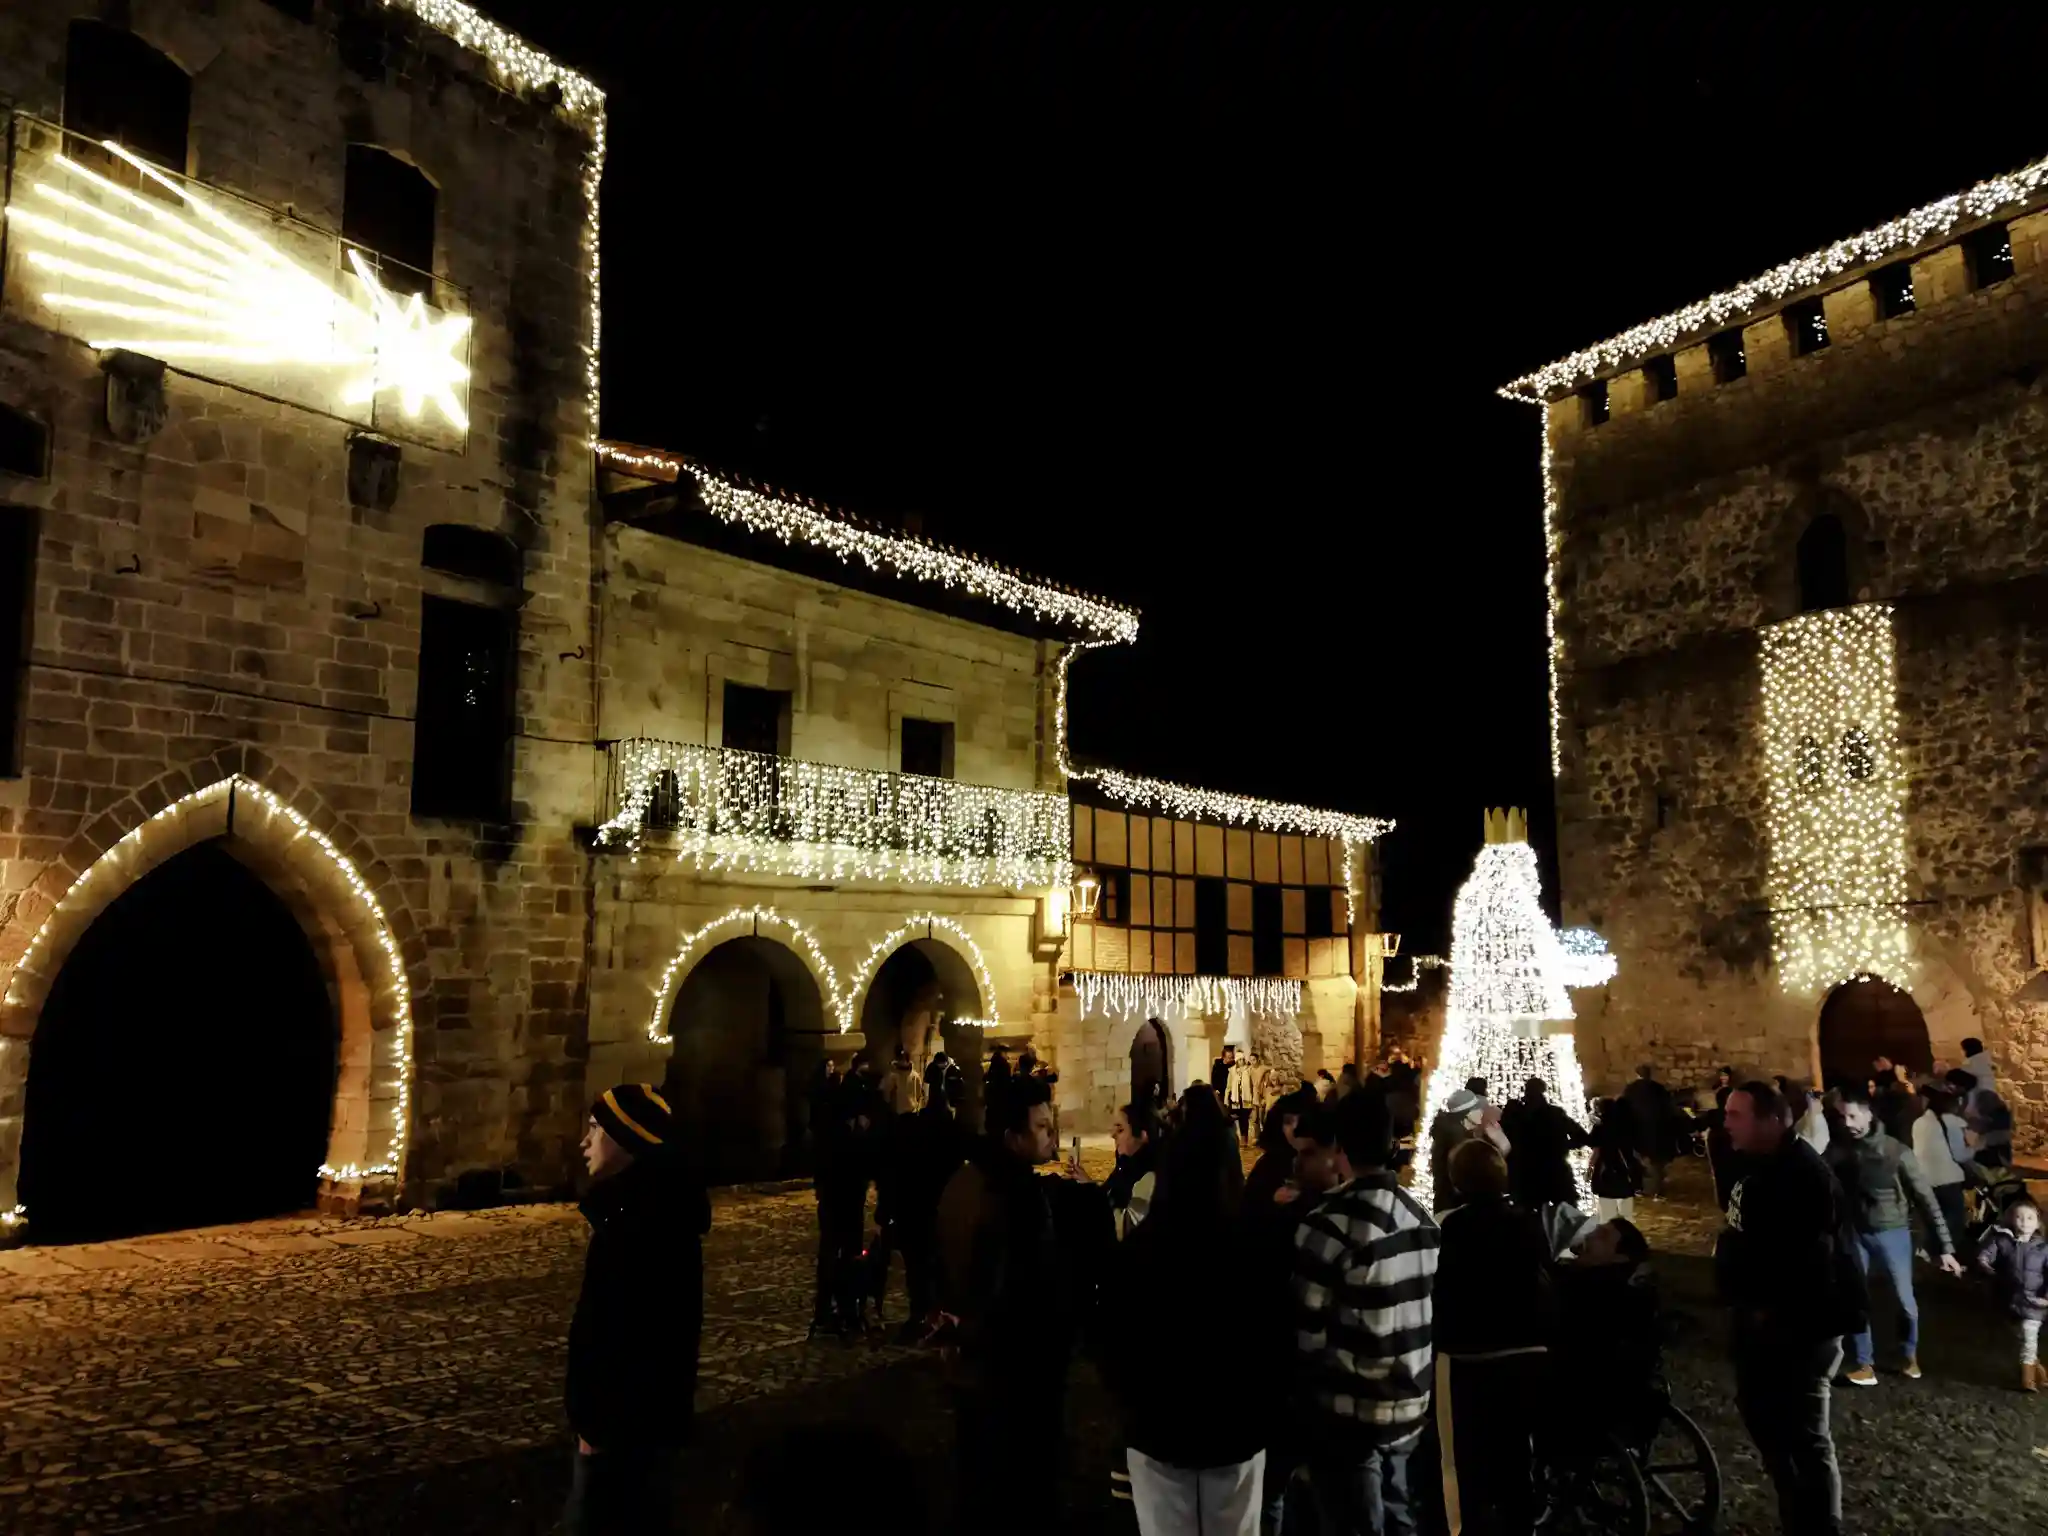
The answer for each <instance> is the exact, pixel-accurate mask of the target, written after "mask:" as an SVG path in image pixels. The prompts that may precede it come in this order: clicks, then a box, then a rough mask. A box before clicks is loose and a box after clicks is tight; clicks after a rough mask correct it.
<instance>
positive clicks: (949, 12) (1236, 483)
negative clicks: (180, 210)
mask: <svg viewBox="0 0 2048 1536" xmlns="http://www.w3.org/2000/svg"><path fill="white" fill-rule="evenodd" d="M485 3H486V4H487V5H488V7H489V8H490V9H491V10H492V11H493V12H494V13H495V14H497V15H498V16H500V17H501V18H502V19H503V20H504V21H505V22H506V23H507V24H509V25H512V26H514V27H516V28H518V29H519V30H521V31H522V32H524V33H525V34H526V35H527V36H528V37H530V38H531V39H533V40H534V41H535V42H536V43H538V44H539V45H541V46H543V47H545V48H547V49H549V50H550V51H551V52H553V53H555V54H556V55H557V56H559V57H561V58H563V59H564V60H565V61H567V62H569V63H571V64H573V65H575V66H577V67H578V68H581V69H583V70H584V71H586V72H587V73H589V74H591V75H592V76H594V77H595V78H596V79H598V80H599V82H600V83H602V84H603V85H605V86H606V87H607V89H608V90H609V91H610V92H611V160H610V164H609V168H608V171H607V174H606V178H605V206H604V271H605V337H604V349H605V350H604V358H603V362H604V386H605V403H604V424H603V425H604V430H605V432H606V433H607V434H609V435H612V436H616V437H623V438H628V439H632V440H637V441H643V442H648V443H654V444H659V445H662V446H666V447H671V448H676V449H681V450H683V451H685V452H688V453H691V454H695V455H698V456H699V457H701V458H703V459H706V460H708V461H710V462H712V463H715V464H719V465H722V466H727V467H730V468H733V469H735V470H738V471H742V472H745V473H749V474H752V475H755V476H757V477H760V478H762V479H765V480H768V481H771V482H773V483H775V484H779V485H783V486H787V487H790V488H792V489H796V490H800V491H803V492H806V493H808V494H810V495H814V496H817V497H819V498H821V499H824V500H827V501H830V502H833V503H835V504H838V505H842V506H845V507H847V508H849V509H851V510H855V511H859V512H861V513H863V514H865V515H868V516H870V517H873V518H875V519H877V520H882V521H900V520H901V519H902V517H903V516H904V515H905V514H912V515H914V516H916V517H917V518H918V519H920V521H921V526H922V529H923V531H924V532H925V533H926V534H927V535H929V536H931V537H934V538H937V539H941V540H944V541H946V542H948V543H952V544H956V545H959V546H961V547H963V548H966V549H969V550H972V551H975V552H977V553H983V554H987V555H989V556H992V557H994V558H996V559H999V560H1002V561H1004V562H1006V563H1009V564H1013V565H1016V566H1019V567H1022V568H1023V569H1025V570H1029V571H1033V572H1037V573H1042V574H1045V575H1049V576H1052V577H1055V578H1058V579H1060V580H1063V581H1067V582H1070V583H1072V584H1074V585H1077V586H1080V587H1083V588H1085V589H1087V590H1090V591H1094V592H1099V593H1102V594H1104V595H1106V596H1110V597H1114V598H1117V599H1121V600H1124V601H1128V602H1131V603H1135V604H1136V605H1138V606H1139V607H1140V608H1142V609H1143V610H1144V625H1143V632H1142V633H1141V635H1140V637H1139V640H1138V643H1137V645H1136V646H1134V647H1130V648H1125V649H1123V650H1121V651H1118V650H1110V651H1099V652H1095V653H1092V654H1091V655H1090V656H1089V657H1088V658H1087V659H1086V660H1085V661H1083V662H1082V663H1080V664H1079V666H1078V667H1077V669H1076V673H1075V696H1074V715H1075V726H1074V736H1073V740H1074V747H1075V750H1076V752H1077V755H1079V756H1080V757H1081V758H1082V759H1083V760H1096V761H1110V762H1114V763H1116V764H1117V765H1119V766H1122V767H1126V768H1130V769H1133V770H1137V771H1141V772H1150V773H1157V774H1162V775H1167V776H1170V777H1174V778H1179V779H1183V780H1187V781H1191V782H1195V783H1200V784H1204V785H1208V786H1212V787H1216V788H1223V789H1232V790H1240V791H1243V792H1246V793H1251V794H1260V795H1269V796H1274V797H1280V798H1287V799H1300V800H1306V801H1309V802H1311V803H1314V804H1321V805H1330V806H1336V807H1341V808H1344V809H1348V810H1356V811H1363V812H1368V813H1372V814H1377V815H1388V816H1393V817H1396V818H1398V820H1399V821H1400V824H1401V825H1400V829H1399V830H1398V831H1397V832H1396V833H1395V834H1394V835H1393V836H1392V837H1391V838H1390V839H1389V840H1388V841H1387V842H1386V843H1385V844H1384V845H1383V846H1384V849H1385V854H1386V869H1387V881H1386V919H1387V925H1388V926H1389V927H1391V928H1394V929H1398V930H1401V931H1404V932H1405V933H1406V934H1407V935H1409V948H1410V949H1411V950H1413V949H1416V948H1422V949H1430V948H1438V947H1440V946H1441V945H1442V944H1443V943H1444V942H1445V938H1446V934H1447V932H1448V927H1449V908H1450V899H1451V895H1452V893H1453V892H1454V890H1455V889H1456V886H1457V884H1458V882H1459V881H1460V880H1462V879H1463V877H1464V875H1465V874H1466V872H1467V871H1468V870H1469V868H1470V861H1471V855H1472V852H1473V850H1474V849H1475V848H1476V846H1477V844H1478V842H1479V839H1480V808H1481V807H1482V806H1483V805H1486V804H1501V803H1513V804H1525V805H1528V806H1529V807H1530V808H1531V811H1532V819H1533V820H1534V822H1535V824H1536V827H1537V838H1538V841H1539V844H1541V845H1545V846H1546V847H1547V845H1548V843H1549V841H1550V838H1549V824H1550V819H1551V803H1550V791H1549V772H1548V753H1547V747H1546V726H1545V682H1544V661H1543V582H1542V555H1541V549H1542V539H1541V525H1540V507H1541V502H1540V497H1539V492H1538V483H1537V482H1538V476H1537V449H1538V443H1537V430H1538V428H1537V421H1538V417H1537V413H1536V411H1535V409H1534V408H1532V407H1528V406H1521V405H1515V404H1511V403H1509V402H1506V401H1502V400H1500V399H1498V398H1496V397H1495V395H1494V390H1495V388H1496V387H1497V386H1498V385H1500V384H1501V383H1502V382H1504V381H1505V380H1507V379H1508V378H1510V377H1513V376H1514V375H1516V374H1518V373H1521V372H1523V371H1525V370H1527V369H1528V368H1531V367H1534V366H1536V365H1539V364H1541V363H1545V362H1548V361H1550V360H1552V359H1553V358H1555V357H1558V356H1561V355H1563V354H1565V353H1567V352H1570V351H1573V350H1575V349H1577V348H1578V347H1581V346H1583V345H1586V344H1587V343H1590V342H1592V341H1595V340H1598V339H1599V338H1601V337H1603V336H1606V335H1609V334H1611V333H1613V332H1614V331H1617V330H1620V329H1622V328H1624V327H1626V326H1628V325H1630V324H1633V323H1634V322H1636V321H1639V320H1643V319H1647V318H1649V317H1650V316H1652V315H1654V314H1658V313H1662V312H1663V311H1665V310H1668V309H1671V308H1674V307H1676V306H1678V305H1679V304H1682V303H1684V302H1686V301H1688V300H1690V299H1693V298H1696V297H1699V296H1701V295H1703V294H1705V293H1707V292H1710V291H1712V290H1714V289H1716V288H1720V287H1724V286H1727V285H1728V284H1729V283H1731V282H1733V281H1735V280H1738V279H1740V278H1742V277H1745V276H1748V275H1750V274H1752V273H1753V272H1756V271H1758V270H1761V269H1762V268H1765V267H1767V266H1771V265H1774V264H1776V263H1777V262H1779V261H1781V260H1784V259H1787V258H1789V257H1791V256H1794V255H1798V254H1800V253H1802V252H1804V251H1807V250H1810V249H1812V248H1814V247H1817V246H1819V245H1822V244H1825V243H1826V242H1827V241H1829V240H1831V239H1834V238H1836V237H1838V236H1841V235H1846V234H1849V233H1852V232H1854V231H1855V230H1858V229H1861V228H1864V227H1866V226H1867V225H1870V224H1873V223H1877V222H1880V221H1882V220H1883V219H1886V218H1889V217H1891V216H1892V215H1894V214H1896V213H1899V212H1903V211H1904V210H1906V209H1907V208H1909V207H1912V206H1915V205H1917V204H1919V203H1921V202H1925V201H1927V200H1929V199H1931V198H1934V197H1937V196H1940V195H1942V194H1944V193H1947V192H1950V191H1955V190H1959V189H1960V188H1962V187H1964V186H1966V185H1968V184H1969V183H1970V182H1972V181H1975V180H1977V179H1980V178H1982V177H1984V176H1986V175H1992V174H1996V173H1998V172H2001V171H2004V170H2008V169H2012V168H2014V167H2016V166H2018V165H2021V164H2023V163H2025V162H2026V161H2028V160H2030V159H2032V158H2034V157H2035V156H2038V155H2041V154H2043V153H2048V124H2044V122H2043V121H2042V120H2041V117H2040V113H2039V109H2038V106H2037V102H2038V99H2039V98H2038V84H2037V80H2036V78H2035V77H2036V75H2037V73H2038V60H2039V58H2040V57H2041V43H2042V40H2043V38H2042V32H2043V29H2042V28H2041V27H2039V26H2036V27H2033V28H2023V27H2022V25H2021V24H2020V23H2018V22H2012V23H1992V22H1989V21H1988V20H1987V19H1986V18H1988V17H1989V16H1991V14H1992V13H1991V12H1990V11H1988V10H1987V9H1986V8H1984V7H1981V6H1980V7H1956V8H1945V9H1943V10H1942V11H1940V12H1939V13H1933V14H1936V15H1938V16H1939V17H1941V18H1943V19H1938V20H1937V19H1929V18H1927V17H1920V18H1913V17H1909V16H1906V15H1903V14H1902V15H1899V16H1897V17H1896V18H1894V17H1893V16H1891V15H1890V14H1889V13H1886V14H1884V15H1882V16H1879V15H1874V14H1873V13H1870V12H1868V11H1865V12H1862V13H1861V14H1855V13H1848V14H1845V15H1843V16H1842V17H1840V18H1839V19H1836V20H1833V21H1829V22H1822V21H1813V22H1788V21H1786V20H1785V19H1784V18H1783V17H1779V18H1777V19H1775V21H1774V22H1773V23H1772V24H1771V25H1769V26H1768V27H1766V26H1764V25H1763V24H1761V23H1758V24H1755V26H1754V30H1745V28H1746V27H1748V26H1750V24H1748V23H1743V24H1741V25H1737V24H1734V23H1727V24H1721V23H1713V22H1707V23H1696V22H1688V23H1686V24H1684V25H1680V24H1678V23H1672V22H1664V21H1641V22H1637V21H1631V20H1629V19H1626V18H1618V17H1613V16H1607V17H1601V18H1599V19H1597V20H1586V21H1580V22H1573V21H1570V20H1568V19H1567V20H1563V21H1561V20H1560V19H1559V18H1560V16H1561V15H1565V14H1567V13H1563V12H1560V11H1559V10H1557V9H1555V8H1545V9H1544V10H1543V11H1542V12H1541V13H1540V14H1541V19H1540V20H1517V21H1509V22H1502V21H1496V20H1473V19H1469V18H1466V17H1465V16H1464V13H1462V12H1459V13H1456V18H1457V19H1453V20H1441V21H1438V20H1423V19H1414V20H1401V21H1388V20H1382V19H1375V18H1373V17H1372V16H1370V15H1362V14H1360V13H1359V11H1358V10H1342V9H1324V8H1318V7H1308V6H1295V7H1285V8H1283V7H1279V6H1273V7H1245V8H1242V9H1229V10H1216V11H1208V12H1184V11H1183V10H1182V9H1181V8H1176V7H1162V8H1152V9H1148V10H1146V11H1143V12H1138V13H1136V14H1126V9H1125V8H1122V7H1109V6H1104V7H1100V8H1093V9H1081V10H1055V9H1050V8H1048V9H1034V8H1019V7H1008V8H1000V9H997V8H984V7H978V6H961V7H958V8H952V9H946V8H936V9H931V10H916V9H903V8H880V7H878V8H869V9H866V10H863V11H860V12H857V13H854V14H853V16H852V17H851V18H848V17H842V16H839V15H836V14H832V13H829V12H823V11H813V10H809V9H803V8H795V7H790V8H784V9H783V10H781V11H768V10H765V9H764V10H763V11H761V12H758V13H757V12H755V11H751V10H747V9H741V8H731V7H726V8H720V7H713V6H706V5H684V6H674V7H671V6H666V5H664V6H661V7H658V8H657V7H652V6H649V7H629V6H601V5H584V6H568V5H562V4H560V3H559V0H548V3H547V4H545V5H542V4H537V3H516V4H515V3H507V0H485ZM1361 9H1362V8H1361Z"/></svg>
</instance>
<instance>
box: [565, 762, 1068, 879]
mask: <svg viewBox="0 0 2048 1536" xmlns="http://www.w3.org/2000/svg"><path fill="white" fill-rule="evenodd" d="M606 751H607V756H608V759H609V761H608V766H607V773H606V787H605V805H604V821H603V822H602V824H601V825H600V826H599V827H598V829H597V833H596V839H595V840H596V842H597V844H598V846H599V847H601V848H612V849H617V850H619V851H621V852H632V853H635V854H639V853H651V852H657V851H661V852H673V853H674V855H675V856H676V857H677V858H679V859H685V860H690V861H693V862H694V863H695V864H696V866H697V867H698V868H699V869H700V870H703V871H704V872H706V873H715V872H719V871H732V872H738V873H759V874H774V875H786V876H792V877H795V878H798V879H805V880H827V881H834V882H837V881H841V880H883V881H890V882H895V883H901V884H909V885H950V886H969V887H988V886H995V887H1000V888H1002V889H1005V890H1034V889H1044V888H1047V887H1053V886H1064V885H1066V884H1067V882H1068V880H1069V878H1070V876H1071V872H1072V865H1071V860H1072V856H1073V855H1072V843H1071V822H1070V820H1069V815H1068V810H1067V797H1066V796H1065V795H1062V794H1047V793H1043V792H1041V791H1037V790H1027V789H998V788H996V787H995V786H993V785H989V784H961V783H958V782H956V781H954V780H952V779H931V778H925V777H924V776H922V775H920V774H914V773H876V772H873V771H871V770H868V769H864V768H841V767H836V766H834V765H831V764H827V763H804V762H798V761H796V760H794V759H792V758H787V757H771V756H769V755H767V754H765V753H760V752H741V751H737V750H735V749H732V748H729V747H700V746H692V745H689V744H688V743H684V742H674V741H656V740H652V739H650V738H647V737H636V738H633V739H631V740H628V741H619V742H614V743H612V744H611V745H610V746H609V747H608V748H607V749H606Z"/></svg>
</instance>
